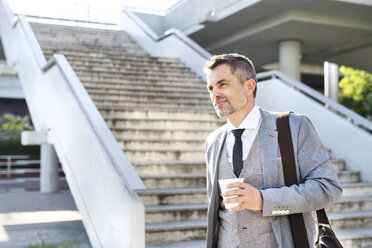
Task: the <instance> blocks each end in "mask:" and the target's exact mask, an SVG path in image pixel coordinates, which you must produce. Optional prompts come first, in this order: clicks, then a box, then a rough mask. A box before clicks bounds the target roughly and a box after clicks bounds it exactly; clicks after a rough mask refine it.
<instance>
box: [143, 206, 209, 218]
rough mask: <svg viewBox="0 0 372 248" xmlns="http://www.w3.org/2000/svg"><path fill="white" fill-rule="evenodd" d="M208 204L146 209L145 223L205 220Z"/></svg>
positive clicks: (148, 207)
mask: <svg viewBox="0 0 372 248" xmlns="http://www.w3.org/2000/svg"><path fill="white" fill-rule="evenodd" d="M207 207H208V204H180V205H163V206H157V205H155V206H147V207H146V223H160V222H175V221H186V220H206V219H207Z"/></svg>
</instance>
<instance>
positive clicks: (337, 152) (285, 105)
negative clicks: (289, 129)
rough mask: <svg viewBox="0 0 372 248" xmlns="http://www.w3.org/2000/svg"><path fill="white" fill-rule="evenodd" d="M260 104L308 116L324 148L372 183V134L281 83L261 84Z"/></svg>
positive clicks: (258, 102) (257, 99)
mask: <svg viewBox="0 0 372 248" xmlns="http://www.w3.org/2000/svg"><path fill="white" fill-rule="evenodd" d="M256 102H257V104H258V105H259V106H260V107H262V108H265V109H268V110H271V111H280V112H281V111H288V110H292V111H294V112H296V113H299V114H305V115H307V116H308V117H309V118H310V119H311V120H312V122H313V124H314V126H315V128H316V130H317V131H318V133H319V136H320V138H321V140H322V141H323V143H324V145H325V146H326V147H327V148H329V149H331V150H332V157H334V158H339V159H345V160H346V166H347V168H348V169H349V170H353V171H361V177H362V180H363V181H365V182H372V170H371V166H372V152H371V151H372V135H371V134H369V133H368V132H366V131H364V130H363V129H360V128H358V127H356V126H355V125H353V124H352V123H350V122H349V121H347V120H346V119H344V118H342V117H341V116H339V115H336V114H335V113H333V112H331V111H329V110H328V109H326V108H325V107H324V106H323V105H321V104H319V103H318V102H316V101H314V100H312V99H310V98H309V97H307V96H305V95H304V94H302V93H300V92H298V91H297V90H295V89H293V88H291V87H289V86H288V85H286V84H284V83H283V82H282V81H280V80H278V79H271V80H266V81H262V82H260V83H259V84H258V88H257V97H256Z"/></svg>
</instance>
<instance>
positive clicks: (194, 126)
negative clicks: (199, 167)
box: [104, 116, 346, 176]
mask: <svg viewBox="0 0 372 248" xmlns="http://www.w3.org/2000/svg"><path fill="white" fill-rule="evenodd" d="M104 119H105V120H106V122H107V124H108V125H109V126H110V127H111V128H114V129H117V128H119V129H120V128H133V127H135V128H136V129H149V128H150V127H153V130H157V129H158V130H160V131H166V130H190V131H192V130H195V131H200V130H205V131H208V130H215V129H217V128H219V127H220V126H222V125H223V124H224V123H223V122H221V121H219V120H217V119H215V120H207V121H206V120H195V121H192V120H177V119H176V120H171V119H169V120H161V119H151V118H146V119H123V118H115V117H109V116H104ZM198 140H199V139H198ZM345 176H346V174H345Z"/></svg>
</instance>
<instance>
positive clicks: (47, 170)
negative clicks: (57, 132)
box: [40, 145, 58, 193]
mask: <svg viewBox="0 0 372 248" xmlns="http://www.w3.org/2000/svg"><path fill="white" fill-rule="evenodd" d="M40 157H41V158H40V160H41V161H40V191H41V193H52V192H56V191H58V159H57V154H56V152H55V150H54V147H53V145H40Z"/></svg>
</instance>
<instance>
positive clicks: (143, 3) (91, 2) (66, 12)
mask: <svg viewBox="0 0 372 248" xmlns="http://www.w3.org/2000/svg"><path fill="white" fill-rule="evenodd" d="M178 1H179V0H63V1H61V0H32V1H31V0H8V5H9V7H10V8H11V9H12V10H13V13H17V14H27V15H36V16H46V17H54V18H65V19H79V20H90V21H98V22H108V23H119V20H120V10H121V9H122V7H123V6H127V7H128V6H130V7H136V8H141V9H152V10H157V11H158V12H159V11H160V12H161V11H164V10H166V9H168V8H169V7H171V6H172V5H173V4H175V3H177V2H178Z"/></svg>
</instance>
